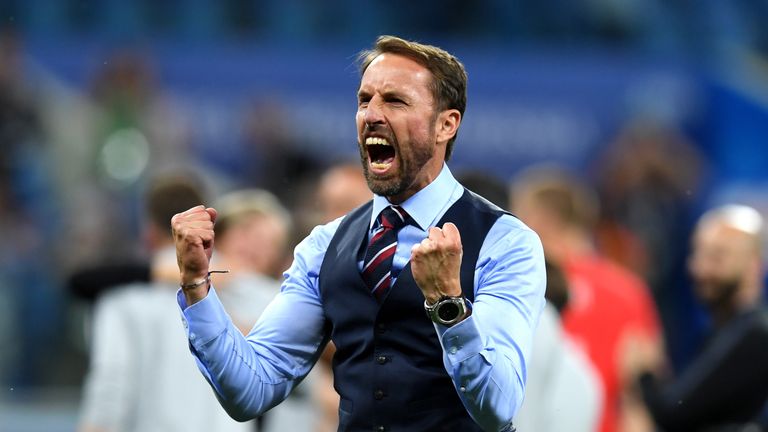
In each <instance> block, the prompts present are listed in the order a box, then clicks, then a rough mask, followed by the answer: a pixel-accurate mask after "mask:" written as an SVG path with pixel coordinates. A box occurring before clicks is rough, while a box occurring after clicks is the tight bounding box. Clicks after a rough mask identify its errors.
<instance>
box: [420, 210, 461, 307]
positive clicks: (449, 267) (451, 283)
mask: <svg viewBox="0 0 768 432" xmlns="http://www.w3.org/2000/svg"><path fill="white" fill-rule="evenodd" d="M461 253H462V248H461V235H460V234H459V229H458V228H456V225H454V224H452V223H450V222H448V223H446V224H445V225H443V228H442V229H440V228H438V227H432V228H430V229H429V236H428V237H427V238H425V239H424V240H422V241H421V243H417V244H415V245H414V246H413V249H411V273H412V274H413V279H414V280H415V281H416V285H418V286H419V288H420V289H421V292H422V294H424V298H425V299H426V300H427V303H428V304H434V303H436V302H437V301H438V300H439V299H440V297H442V296H452V297H457V296H460V295H461V279H460V273H461Z"/></svg>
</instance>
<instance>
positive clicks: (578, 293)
mask: <svg viewBox="0 0 768 432" xmlns="http://www.w3.org/2000/svg"><path fill="white" fill-rule="evenodd" d="M511 192H512V194H511V205H510V208H512V209H513V212H514V213H515V214H516V215H518V216H519V217H520V218H521V219H522V220H523V221H524V222H525V223H526V224H528V225H529V226H530V227H531V228H532V229H533V230H534V231H536V232H537V233H538V234H539V236H540V237H541V240H542V243H543V244H544V250H545V251H546V253H547V255H548V257H549V258H550V259H552V261H553V262H554V263H556V264H558V265H560V266H562V268H563V270H564V272H565V274H566V275H567V277H568V284H569V288H570V294H571V295H570V301H569V303H568V305H567V306H566V308H565V309H564V310H563V313H562V321H563V327H564V328H565V331H566V333H567V334H568V335H569V336H570V337H571V338H572V340H573V341H574V342H575V343H576V344H577V345H579V346H580V347H581V348H583V349H584V351H585V352H586V353H587V355H588V356H589V358H590V359H591V361H592V363H593V365H594V366H595V368H596V369H597V370H598V372H599V373H600V378H601V381H602V385H603V394H604V401H603V403H602V404H601V405H602V406H603V412H602V414H601V416H600V423H599V429H598V430H599V431H601V432H614V431H616V430H619V428H620V427H621V425H622V424H624V423H625V422H629V421H631V420H630V419H629V418H628V417H630V416H634V415H635V410H634V409H625V408H627V407H626V406H625V405H624V404H623V403H622V398H623V396H624V394H625V393H626V391H627V390H628V388H629V386H628V385H627V384H628V383H625V382H622V380H621V377H622V372H621V370H620V366H621V364H620V359H621V358H622V355H621V353H622V351H623V349H624V346H625V345H626V344H627V343H628V341H629V340H631V339H633V338H647V339H649V340H651V341H652V343H660V342H661V334H660V328H659V323H658V319H657V316H656V310H655V306H654V304H653V301H652V299H651V297H650V294H649V292H648V289H647V287H646V286H645V284H644V283H643V281H642V280H641V279H640V278H638V277H637V276H635V275H634V274H632V273H630V272H629V271H627V270H625V269H624V268H623V267H620V266H618V265H616V264H614V263H613V262H611V261H609V260H607V259H606V258H604V257H602V256H600V255H599V254H598V252H597V251H596V249H595V247H594V238H593V229H594V224H595V222H596V218H597V212H598V201H597V198H596V196H595V194H594V192H593V191H592V190H591V189H589V187H588V186H586V185H585V184H584V183H583V182H582V181H580V180H579V179H578V178H576V177H574V176H571V175H569V174H568V173H567V172H565V171H563V170H561V169H559V168H557V167H550V168H543V167H533V168H530V169H528V170H527V171H525V172H523V173H521V174H520V175H519V176H518V177H516V178H515V179H514V181H513V183H512V186H511ZM632 408H634V407H632Z"/></svg>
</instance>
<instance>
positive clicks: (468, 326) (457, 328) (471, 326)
mask: <svg viewBox="0 0 768 432" xmlns="http://www.w3.org/2000/svg"><path fill="white" fill-rule="evenodd" d="M435 330H437V334H438V336H439V338H440V345H442V347H443V352H445V353H446V354H447V356H448V360H449V361H450V363H451V364H457V363H461V362H463V361H464V360H466V359H468V358H470V357H472V356H475V355H477V354H479V353H480V352H481V351H482V350H483V340H482V335H481V334H480V329H479V328H478V327H477V322H475V319H474V317H473V316H472V315H470V316H468V317H467V318H466V319H464V320H463V321H461V322H460V323H458V324H455V325H453V326H451V327H445V326H442V325H439V324H435Z"/></svg>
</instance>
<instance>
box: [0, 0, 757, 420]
mask: <svg viewBox="0 0 768 432" xmlns="http://www.w3.org/2000/svg"><path fill="white" fill-rule="evenodd" d="M766 22H768V2H766V1H760V0H753V1H746V0H745V1H739V2H723V1H714V0H701V1H678V2H663V1H658V0H645V1H638V0H581V1H570V0H549V1H525V2H523V1H517V2H511V1H505V0H484V1H473V2H469V1H460V0H443V1H419V2H414V1H403V0H392V1H376V0H356V1H349V0H329V1H323V2H314V1H308V0H282V1H256V0H222V1H204V0H166V1H151V0H133V1H128V0H102V1H82V0H60V1H54V0H15V1H14V0H1V1H0V149H2V151H1V152H0V234H2V237H3V239H4V242H3V243H4V247H2V248H0V347H2V348H1V349H0V385H1V386H2V387H0V429H2V430H7V428H5V427H3V421H4V420H3V418H5V419H6V421H9V420H7V419H8V418H11V417H9V416H11V413H13V416H12V417H13V418H14V419H15V420H14V421H15V422H16V423H13V424H14V425H15V426H13V427H15V428H28V429H24V430H46V431H52V430H71V428H73V427H74V422H75V416H76V407H77V403H78V397H79V396H78V395H79V388H80V385H81V382H82V377H83V374H84V371H85V368H86V366H87V349H86V348H85V346H86V343H85V341H84V338H85V337H84V336H83V334H84V333H85V332H84V328H85V327H86V326H87V319H86V318H84V317H87V308H88V305H87V303H85V302H82V301H79V300H78V299H75V298H73V297H72V295H71V293H69V291H68V289H67V281H68V278H69V277H70V276H71V275H72V274H73V273H74V272H76V271H77V270H78V269H80V268H83V267H87V266H89V265H93V264H95V263H99V262H112V261H114V262H117V261H120V260H127V259H134V258H141V257H142V254H143V253H144V252H143V248H142V246H141V239H140V236H141V234H140V233H141V206H140V204H139V200H140V196H141V191H142V187H143V185H144V184H145V182H146V180H147V178H148V177H149V176H150V175H151V174H152V173H153V172H158V171H161V170H163V169H168V168H171V167H178V166H186V167H195V168H197V169H199V170H201V171H203V172H205V173H206V175H207V176H208V177H209V178H210V181H211V184H212V185H213V189H214V191H216V190H220V191H223V190H227V189H230V188H233V187H241V186H254V185H255V186H263V187H271V188H273V189H274V190H276V191H277V192H278V193H280V192H282V194H281V198H284V199H286V200H287V201H290V200H291V199H293V200H297V199H300V198H297V193H298V192H297V189H298V186H295V185H294V183H293V182H292V180H293V179H294V177H290V176H289V177H288V178H287V181H283V180H286V179H278V180H281V181H283V182H282V183H279V182H278V183H275V182H274V180H275V179H272V178H265V176H266V175H267V174H265V173H268V172H270V168H273V165H272V163H273V162H274V157H273V156H274V154H280V155H282V156H286V155H287V156H286V157H285V158H284V159H283V160H293V161H295V162H296V164H295V165H291V166H290V167H289V168H291V167H294V168H295V167H299V168H295V169H296V170H298V171H297V172H296V173H294V174H295V175H296V178H295V179H296V184H298V183H299V179H298V177H302V176H303V175H304V174H309V173H311V172H313V171H320V170H321V169H322V168H323V167H324V166H326V165H327V164H330V163H332V162H334V161H337V160H341V159H347V158H355V157H356V152H357V148H356V144H355V129H354V122H353V117H354V113H355V110H356V99H355V91H356V85H357V82H358V72H357V69H356V66H355V55H356V53H357V52H358V51H360V50H361V49H364V48H366V47H369V46H370V45H371V44H372V42H373V40H374V39H375V37H376V36H377V35H379V34H396V35H399V36H403V37H406V38H412V39H416V40H419V41H422V42H428V43H432V44H435V45H439V46H441V47H443V48H446V49H448V50H449V51H452V52H454V53H455V54H456V55H457V56H458V57H459V58H460V59H462V61H463V62H464V64H465V65H466V67H467V70H468V73H469V77H470V81H469V90H468V91H469V96H468V100H469V102H468V108H467V112H466V116H465V119H464V122H463V124H462V128H461V130H460V132H459V139H458V142H457V146H456V150H455V153H454V157H453V160H452V162H451V167H452V169H453V170H454V171H460V170H481V171H485V172H489V173H493V174H495V175H497V176H498V177H499V178H501V179H502V180H504V181H509V180H510V179H511V178H512V177H513V176H514V175H515V174H516V173H518V172H519V171H520V170H521V169H522V168H524V167H526V166H529V165H531V164H535V163H542V162H546V163H559V164H563V165H565V166H567V167H569V168H570V169H572V170H574V171H576V172H578V173H579V174H580V175H582V176H583V177H584V178H585V179H587V180H589V181H590V182H592V183H593V184H594V185H595V187H596V188H597V189H598V190H599V191H600V192H601V194H602V197H603V199H604V200H605V202H604V212H607V213H608V214H609V216H610V215H611V213H610V212H613V213H612V215H613V216H616V217H619V218H621V217H623V218H624V221H625V222H626V224H625V225H626V226H627V227H628V228H630V231H632V230H633V229H634V230H635V231H633V234H634V235H635V236H636V237H639V238H641V239H643V240H644V241H645V243H644V244H645V249H644V250H643V253H644V254H645V255H644V257H643V258H642V259H636V255H637V254H635V253H634V251H627V250H615V251H614V255H615V257H616V258H617V259H618V260H624V262H625V263H626V264H627V265H629V266H631V267H634V268H635V269H636V270H638V272H640V273H641V274H642V275H643V276H645V277H646V279H647V280H648V282H649V284H650V286H651V288H652V289H653V294H654V299H655V300H656V301H657V306H658V307H659V311H660V313H661V316H662V319H663V323H664V327H665V332H666V336H667V345H668V347H667V348H668V351H669V354H670V356H671V358H672V361H673V363H674V364H675V365H677V366H679V367H681V366H683V365H684V364H685V363H686V361H687V360H689V359H690V356H691V355H692V352H693V350H694V349H695V346H696V344H697V337H698V335H699V334H700V332H701V329H702V327H703V326H705V324H706V323H705V321H704V318H703V317H702V314H701V313H700V311H699V310H698V308H697V307H696V306H695V305H694V302H693V300H692V298H691V295H690V288H689V286H688V281H687V278H686V276H685V271H684V259H685V253H686V251H687V241H688V230H689V229H690V227H691V222H692V221H693V220H695V218H696V216H698V215H699V214H700V213H701V211H702V210H703V209H705V208H707V207H709V206H711V205H713V204H718V203H723V202H730V201H740V202H744V203H749V204H752V205H754V206H756V207H758V208H759V209H761V210H764V211H766V210H768V193H767V192H766V191H768V26H767V25H765V23H766ZM633 169H637V170H639V171H643V170H647V171H645V172H646V173H647V172H648V171H650V172H651V174H650V175H647V176H645V177H643V179H644V180H643V181H641V182H640V186H641V187H634V188H633V187H631V186H637V185H638V183H637V182H635V183H633V182H632V180H627V179H626V178H624V177H621V179H623V180H625V181H626V182H625V183H621V181H618V180H617V178H619V177H617V176H621V175H622V174H623V175H629V174H628V173H630V172H633ZM288 172H291V171H290V170H289V171H288ZM649 179H650V180H649ZM622 184H630V185H631V186H630V187H628V189H625V190H621V189H620V187H621V185H622ZM294 186H295V188H294ZM617 188H619V190H617ZM633 192H637V193H638V195H642V194H645V195H646V196H640V197H639V198H638V196H637V195H631V193H633ZM628 194H629V195H628ZM628 198H633V199H634V198H637V201H633V200H628ZM628 202H629V203H630V204H632V203H635V202H638V203H639V204H638V205H637V206H635V207H634V208H631V209H629V210H628V209H627V207H628V204H627V203H628ZM289 204H291V203H290V202H289ZM293 204H295V203H293ZM6 426H7V425H6ZM8 430H10V429H8Z"/></svg>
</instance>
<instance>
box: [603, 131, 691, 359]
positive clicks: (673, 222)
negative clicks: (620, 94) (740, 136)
mask: <svg viewBox="0 0 768 432" xmlns="http://www.w3.org/2000/svg"><path fill="white" fill-rule="evenodd" d="M681 161H682V162H684V163H681ZM595 170H596V172H597V176H596V181H597V183H596V189H597V191H598V193H599V195H600V200H601V206H600V220H599V223H598V226H597V229H596V237H597V247H598V249H599V250H601V251H603V252H604V253H605V254H606V256H607V257H609V258H612V259H614V260H616V261H617V262H619V263H620V264H622V265H625V266H627V267H629V268H630V269H632V270H633V271H634V272H636V273H637V274H638V275H640V276H641V277H642V278H643V279H644V280H645V281H646V282H647V283H648V286H649V288H650V289H651V294H652V295H653V297H654V300H655V302H656V305H657V307H658V310H659V314H660V316H661V320H662V323H663V325H664V334H665V337H666V341H667V348H668V349H669V355H670V359H671V360H672V361H673V363H674V364H675V365H676V366H677V367H680V366H682V365H684V364H685V363H687V361H689V360H690V358H691V357H692V355H693V354H694V351H695V347H696V341H697V339H698V337H699V336H700V333H701V331H700V330H701V329H700V328H699V326H698V325H695V323H696V322H697V321H698V320H697V319H696V316H695V314H694V312H695V311H693V310H692V309H693V308H690V307H683V306H689V305H690V304H692V303H695V300H694V299H693V298H691V295H690V294H688V290H678V289H672V288H673V287H679V286H681V285H683V284H684V283H686V274H685V259H686V253H687V248H686V244H687V242H688V239H689V238H690V233H691V229H692V227H693V224H694V215H693V208H694V206H695V205H696V201H697V199H698V198H699V196H700V194H699V191H700V190H701V188H702V187H703V182H704V180H705V178H706V164H705V160H704V158H703V156H702V155H701V153H700V152H699V151H698V150H697V149H696V148H695V147H694V146H693V144H692V143H691V142H689V141H688V140H687V139H685V138H684V137H683V136H682V134H681V132H680V131H678V130H676V129H675V128H673V127H671V126H667V125H664V124H662V123H661V122H659V121H658V120H656V121H654V120H650V119H647V118H644V119H640V118H638V119H632V120H631V121H630V122H628V123H627V124H626V125H625V126H624V127H622V128H621V130H620V131H619V133H618V135H617V136H616V138H615V139H614V140H613V142H612V143H611V145H610V146H608V148H607V150H606V151H605V153H604V154H603V155H602V156H601V157H600V158H599V159H598V164H597V166H596V167H595Z"/></svg>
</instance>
